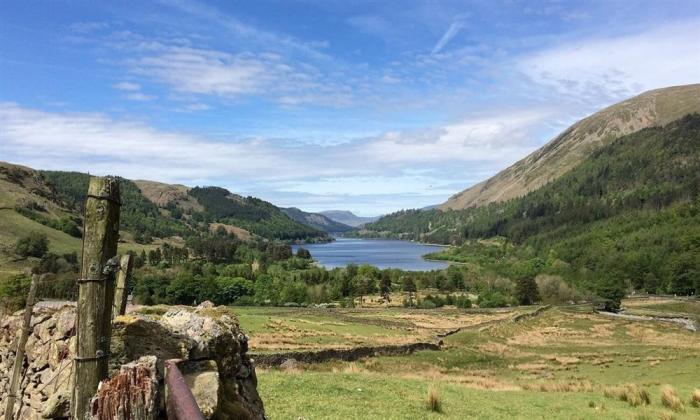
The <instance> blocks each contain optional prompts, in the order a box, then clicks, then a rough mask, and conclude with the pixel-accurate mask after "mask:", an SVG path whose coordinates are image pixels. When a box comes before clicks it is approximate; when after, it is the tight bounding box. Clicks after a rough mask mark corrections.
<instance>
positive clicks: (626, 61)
mask: <svg viewBox="0 0 700 420" xmlns="http://www.w3.org/2000/svg"><path fill="white" fill-rule="evenodd" d="M518 68H519V69H520V70H521V71H523V72H524V73H525V74H526V75H528V76H529V77H530V78H531V79H532V80H533V81H535V82H536V83H539V84H542V85H544V86H546V87H547V88H549V89H551V88H554V89H556V90H557V92H558V93H560V94H562V95H567V96H571V97H579V98H581V99H583V100H589V99H596V98H603V99H606V100H608V101H609V100H613V99H621V98H624V97H628V96H631V95H634V94H637V93H640V92H642V91H645V90H648V89H654V88H661V87H666V86H671V85H681V84H689V83H697V82H699V81H700V21H697V20H694V21H690V22H683V23H676V24H669V25H665V26H661V27H657V28H653V29H649V30H647V31H644V32H641V33H637V34H632V35H624V36H616V37H609V38H592V39H584V40H581V41H578V42H572V43H568V44H565V45H560V46H557V47H554V48H551V49H547V50H544V51H539V52H536V53H534V54H531V55H529V56H526V57H524V58H523V59H522V60H520V62H519V64H518Z"/></svg>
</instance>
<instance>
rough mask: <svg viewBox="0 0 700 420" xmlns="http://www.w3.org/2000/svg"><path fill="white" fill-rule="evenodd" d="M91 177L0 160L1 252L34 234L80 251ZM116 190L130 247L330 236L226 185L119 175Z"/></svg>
mask: <svg viewBox="0 0 700 420" xmlns="http://www.w3.org/2000/svg"><path fill="white" fill-rule="evenodd" d="M89 179H90V176H89V175H88V174H84V173H80V172H65V171H39V170H34V169H31V168H28V167H25V166H20V165H14V164H11V163H5V162H0V251H3V250H5V251H8V250H10V248H12V246H13V245H14V243H15V242H16V240H17V239H18V238H19V237H22V236H24V235H26V234H27V233H29V232H32V231H38V232H41V233H44V234H46V235H47V236H48V238H49V240H50V242H51V246H52V250H54V251H55V252H70V251H73V250H78V249H79V246H80V237H81V226H82V216H81V213H82V207H83V204H84V202H85V194H86V192H87V186H88V183H89ZM120 187H121V197H122V208H121V215H120V227H121V233H120V238H121V239H120V241H121V242H122V243H123V244H125V245H126V246H127V247H130V249H139V248H143V246H145V245H147V244H151V243H161V242H162V240H167V241H168V242H171V243H174V244H177V243H179V244H183V243H184V242H183V240H187V239H188V238H191V237H195V236H201V235H206V234H209V233H210V232H215V231H218V230H220V229H223V230H224V231H226V232H228V233H231V234H234V235H236V236H237V237H239V238H240V239H243V240H248V239H251V238H254V237H257V238H264V239H279V240H316V239H325V238H327V233H326V232H324V231H322V230H320V229H316V228H314V227H311V226H308V225H306V224H303V223H299V222H297V221H295V220H292V219H291V218H290V217H288V216H287V215H286V214H285V213H284V212H283V211H282V210H281V209H280V208H278V207H276V206H274V205H273V204H271V203H268V202H266V201H263V200H260V199H257V198H254V197H242V196H240V195H236V194H233V193H231V192H229V191H228V190H226V189H223V188H218V187H195V188H189V187H186V186H183V185H169V184H163V183H159V182H153V181H144V180H138V181H131V180H128V179H124V178H120ZM5 253H7V252H5Z"/></svg>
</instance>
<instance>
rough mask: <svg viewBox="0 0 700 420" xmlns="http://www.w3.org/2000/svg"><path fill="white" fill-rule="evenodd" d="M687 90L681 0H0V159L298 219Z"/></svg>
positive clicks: (515, 156) (412, 189)
mask: <svg viewBox="0 0 700 420" xmlns="http://www.w3.org/2000/svg"><path fill="white" fill-rule="evenodd" d="M698 82H700V1H698V0H689V1H673V0H665V1H657V0H655V1H631V0H625V1H617V0H606V1H575V2H569V1H517V0H510V1H497V0H486V1H464V0H460V1H451V0H440V1H418V0H415V1H413V0H403V1H388V0H387V1H364V0H353V1H347V0H342V1H340V0H339V1H336V0H297V1H294V0H256V1H221V2H213V1H212V2H202V1H195V0H173V1H146V0H139V1H128V0H123V1H122V0H119V1H110V2H95V1H87V0H86V1H80V0H71V1H61V0H52V1H34V0H21V1H20V0H18V1H15V0H4V1H3V2H2V3H1V4H0V160H2V161H9V162H13V163H18V164H23V165H27V166H31V167H33V168H37V169H54V170H76V171H83V172H89V173H91V174H95V175H107V174H111V175H119V176H123V177H127V178H131V179H149V180H156V181H161V182H167V183H180V184H185V185H188V186H195V185H216V186H222V187H225V188H228V189H229V190H230V191H232V192H235V193H237V194H241V195H246V196H247V195H252V196H256V197H260V198H263V199H265V200H268V201H271V202H273V203H274V204H276V205H279V206H284V207H289V206H295V207H299V208H301V209H303V210H306V211H321V210H330V209H344V210H351V211H353V212H355V213H356V214H358V215H365V216H369V215H379V214H384V213H388V212H392V211H396V210H399V209H404V208H420V207H424V206H429V205H434V204H439V203H441V202H444V201H445V200H446V199H447V198H448V197H449V196H450V195H452V194H454V193H456V192H459V191H461V190H463V189H464V188H466V187H469V186H471V185H473V184H475V183H477V182H479V181H482V180H484V179H486V178H488V177H490V176H492V175H494V174H496V173H497V172H499V171H500V170H502V169H504V168H506V167H507V166H509V165H510V164H512V163H514V162H516V161H517V160H519V159H521V158H523V157H525V156H526V155H527V154H529V153H530V152H532V151H534V150H536V149H537V148H539V147H541V146H542V145H543V144H545V143H546V142H547V141H549V140H550V139H551V138H553V137H554V136H555V135H556V134H557V133H559V132H561V131H563V130H564V129H565V128H566V127H567V126H569V125H570V124H572V123H573V122H575V121H577V120H578V119H581V118H583V117H585V116H586V115H589V114H590V113H593V112H595V111H596V110H598V109H600V108H602V107H604V106H607V105H610V104H613V103H615V102H619V101H620V100H623V99H625V98H628V97H631V96H634V95H636V94H639V93H641V92H644V91H646V90H650V89H655V88H661V87H666V86H671V85H680V84H689V83H698Z"/></svg>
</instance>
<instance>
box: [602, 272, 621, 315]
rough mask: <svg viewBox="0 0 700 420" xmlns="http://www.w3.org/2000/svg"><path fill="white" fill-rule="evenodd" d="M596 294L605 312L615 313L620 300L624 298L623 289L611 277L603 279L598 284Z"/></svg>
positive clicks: (618, 307) (618, 308)
mask: <svg viewBox="0 0 700 420" xmlns="http://www.w3.org/2000/svg"><path fill="white" fill-rule="evenodd" d="M596 294H597V295H598V296H600V298H601V299H602V300H603V301H602V307H603V310H605V311H610V312H617V311H619V310H620V304H621V302H622V298H624V297H625V294H626V293H625V288H624V286H623V285H622V283H620V282H619V281H617V279H616V278H615V277H613V276H609V277H604V278H602V279H601V281H600V282H598V285H597V288H596Z"/></svg>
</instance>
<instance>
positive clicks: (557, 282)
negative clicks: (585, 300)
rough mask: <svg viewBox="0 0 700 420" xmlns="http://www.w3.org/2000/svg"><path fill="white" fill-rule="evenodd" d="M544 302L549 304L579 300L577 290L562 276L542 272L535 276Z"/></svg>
mask: <svg viewBox="0 0 700 420" xmlns="http://www.w3.org/2000/svg"><path fill="white" fill-rule="evenodd" d="M535 282H537V289H538V290H539V292H540V297H541V298H542V302H544V303H547V304H557V303H568V302H572V301H576V300H578V296H577V294H576V291H575V290H574V289H572V288H571V287H570V286H569V285H568V284H566V283H565V282H564V280H562V278H561V277H560V276H551V275H547V274H540V275H539V276H537V277H536V278H535Z"/></svg>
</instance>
